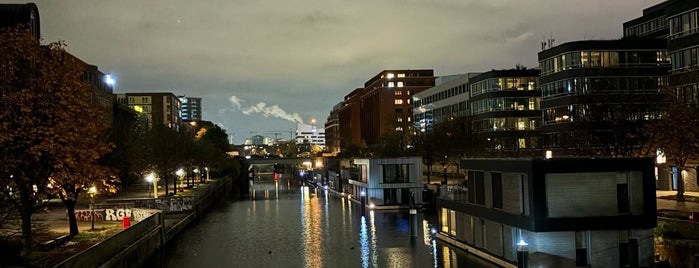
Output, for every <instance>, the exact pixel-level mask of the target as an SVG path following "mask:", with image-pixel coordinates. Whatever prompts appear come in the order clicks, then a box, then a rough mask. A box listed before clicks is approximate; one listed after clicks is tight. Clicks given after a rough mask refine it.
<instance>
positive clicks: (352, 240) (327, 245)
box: [146, 180, 497, 268]
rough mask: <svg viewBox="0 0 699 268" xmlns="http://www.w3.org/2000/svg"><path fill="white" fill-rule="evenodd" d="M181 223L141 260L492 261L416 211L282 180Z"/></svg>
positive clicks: (249, 263) (247, 263)
mask: <svg viewBox="0 0 699 268" xmlns="http://www.w3.org/2000/svg"><path fill="white" fill-rule="evenodd" d="M252 189H254V190H253V191H251V195H250V198H249V199H247V200H230V201H227V202H226V203H225V204H223V205H222V206H220V207H217V208H215V209H213V210H212V211H211V212H209V213H208V214H206V215H205V216H204V217H203V218H201V219H200V220H199V221H197V222H196V223H194V224H192V225H191V226H189V227H187V230H184V231H183V232H182V233H181V234H180V235H179V236H178V237H177V238H175V239H174V240H173V241H171V243H169V244H168V245H167V246H166V247H165V248H164V249H163V250H161V252H160V253H159V254H157V256H154V257H153V258H152V259H151V260H150V261H149V262H148V263H147V264H146V267H207V268H210V267H259V268H263V267H265V268H266V267H497V266H495V265H493V264H491V263H489V262H487V261H484V260H482V259H479V258H477V257H475V256H473V255H469V254H468V253H466V252H465V251H463V250H460V249H458V248H455V247H453V246H451V245H449V244H446V243H443V242H441V241H439V240H437V239H436V238H435V237H434V231H436V229H435V228H436V225H435V224H434V221H433V220H431V219H430V216H429V215H427V216H426V215H424V214H421V213H419V214H418V219H417V225H418V228H417V230H418V231H417V236H415V237H411V235H410V220H409V216H410V215H409V214H408V212H407V211H380V210H369V209H366V210H365V211H364V212H362V209H361V208H360V206H359V204H358V203H355V202H351V201H349V200H348V198H347V197H346V196H339V195H336V194H333V193H331V192H328V191H327V190H325V189H322V188H313V187H302V186H300V185H299V184H298V183H291V182H290V181H287V180H280V182H274V181H273V180H267V181H257V182H255V184H254V185H253V186H252Z"/></svg>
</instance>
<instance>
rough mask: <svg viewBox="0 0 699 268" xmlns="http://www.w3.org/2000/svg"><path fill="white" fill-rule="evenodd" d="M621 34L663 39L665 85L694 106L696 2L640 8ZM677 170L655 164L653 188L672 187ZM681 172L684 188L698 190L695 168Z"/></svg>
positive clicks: (698, 38) (698, 62) (697, 87)
mask: <svg viewBox="0 0 699 268" xmlns="http://www.w3.org/2000/svg"><path fill="white" fill-rule="evenodd" d="M649 32H651V33H649ZM624 35H625V36H626V37H640V38H646V37H650V38H658V39H661V40H664V41H666V42H667V53H668V55H669V58H670V62H671V67H670V70H669V74H668V77H667V83H668V84H667V86H668V88H669V89H670V90H671V92H672V93H673V95H674V96H675V97H676V102H677V103H679V104H683V105H687V106H688V107H697V105H698V104H699V55H698V54H699V2H697V1H690V0H671V1H666V2H662V3H660V4H657V5H655V6H652V7H649V8H647V9H645V10H643V16H641V17H639V18H636V19H633V20H631V21H628V22H626V23H624ZM694 161H697V160H694ZM694 163H696V162H694ZM681 172H682V171H680V170H679V169H678V167H676V166H675V165H674V163H672V162H671V161H668V162H667V163H664V162H662V163H658V164H657V167H656V186H657V188H658V189H661V190H676V189H677V186H678V181H679V180H680V178H681V177H680V173H681ZM683 175H684V176H683V177H684V179H685V183H684V187H685V190H688V191H699V180H698V179H697V172H696V169H690V170H688V171H686V173H685V174H683Z"/></svg>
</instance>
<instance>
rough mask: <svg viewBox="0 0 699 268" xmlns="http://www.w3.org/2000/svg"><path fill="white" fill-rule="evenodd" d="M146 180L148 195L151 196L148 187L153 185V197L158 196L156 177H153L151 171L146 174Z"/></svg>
mask: <svg viewBox="0 0 699 268" xmlns="http://www.w3.org/2000/svg"><path fill="white" fill-rule="evenodd" d="M146 181H147V182H148V196H149V197H150V196H151V193H150V189H151V187H153V197H155V198H158V179H156V178H155V174H154V173H153V172H151V173H150V174H148V176H146Z"/></svg>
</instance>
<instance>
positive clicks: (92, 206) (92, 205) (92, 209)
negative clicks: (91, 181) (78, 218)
mask: <svg viewBox="0 0 699 268" xmlns="http://www.w3.org/2000/svg"><path fill="white" fill-rule="evenodd" d="M87 193H88V194H89V195H90V219H91V220H92V225H91V227H90V230H95V195H96V194H97V187H95V186H92V187H90V189H89V190H88V191H87Z"/></svg>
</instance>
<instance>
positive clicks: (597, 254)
mask: <svg viewBox="0 0 699 268" xmlns="http://www.w3.org/2000/svg"><path fill="white" fill-rule="evenodd" d="M461 167H462V168H464V169H465V170H466V172H467V175H468V188H462V190H459V189H457V188H454V189H451V190H450V191H448V192H445V193H444V194H442V195H440V197H439V198H437V210H438V212H439V214H440V215H439V234H438V237H439V238H440V239H442V240H444V241H447V242H449V243H452V244H455V245H457V246H460V247H462V248H465V249H467V250H468V251H469V252H474V253H475V254H476V255H479V256H481V257H484V258H486V259H488V260H490V261H492V262H495V263H498V264H501V265H503V266H505V265H512V264H516V263H517V261H518V258H517V257H518V247H519V246H521V245H527V246H528V258H529V260H528V266H519V267H627V266H629V267H652V266H653V256H654V249H653V245H654V240H653V239H654V236H653V230H654V228H655V226H656V219H657V212H656V203H655V182H654V181H655V180H654V178H653V159H650V158H606V159H603V158H597V159H583V158H559V159H556V158H553V159H524V158H519V159H463V160H462V161H461ZM466 189H468V190H466ZM518 244H520V245H518Z"/></svg>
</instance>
